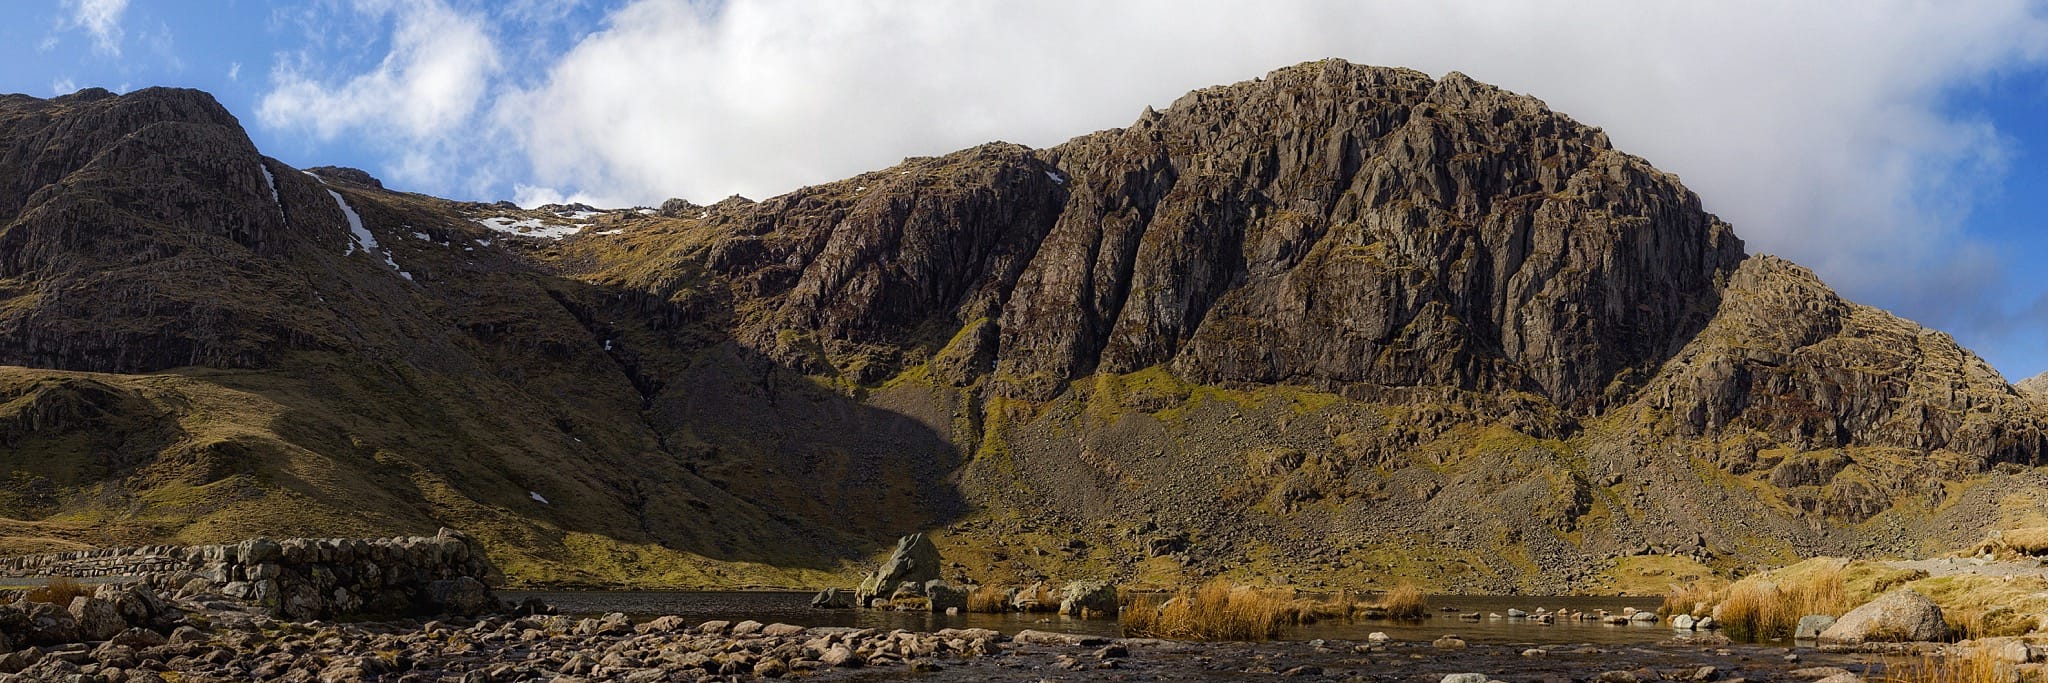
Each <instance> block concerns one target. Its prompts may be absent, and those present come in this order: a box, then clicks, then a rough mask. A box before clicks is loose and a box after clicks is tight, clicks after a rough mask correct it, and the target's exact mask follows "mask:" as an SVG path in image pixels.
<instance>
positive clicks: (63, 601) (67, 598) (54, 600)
mask: <svg viewBox="0 0 2048 683" xmlns="http://www.w3.org/2000/svg"><path fill="white" fill-rule="evenodd" d="M81 595H92V589H91V588H88V587H86V586H83V585H80V584H79V583H78V581H77V580H74V579H72V578H71V577H69V576H52V577H50V580H49V582H48V583H45V584H43V585H42V586H41V587H39V588H35V589H32V590H30V591H29V592H28V599H29V600H30V601H31V602H46V603H49V604H52V605H69V604H71V599H72V598H76V597H79V596H81Z"/></svg>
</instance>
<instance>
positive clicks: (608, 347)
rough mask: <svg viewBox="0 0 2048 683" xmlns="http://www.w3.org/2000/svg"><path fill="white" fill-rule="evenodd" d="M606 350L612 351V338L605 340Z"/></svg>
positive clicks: (607, 351)
mask: <svg viewBox="0 0 2048 683" xmlns="http://www.w3.org/2000/svg"><path fill="white" fill-rule="evenodd" d="M604 350H605V352H606V353H610V352H611V350H612V340H610V339H606V340H604Z"/></svg>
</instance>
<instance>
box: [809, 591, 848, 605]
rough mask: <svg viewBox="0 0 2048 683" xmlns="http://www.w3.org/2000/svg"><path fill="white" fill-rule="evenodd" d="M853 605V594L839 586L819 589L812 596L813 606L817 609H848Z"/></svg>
mask: <svg viewBox="0 0 2048 683" xmlns="http://www.w3.org/2000/svg"><path fill="white" fill-rule="evenodd" d="M852 606H853V594H852V593H848V592H846V591H843V590H839V589H837V588H827V589H825V590H821V591H818V594H817V595H814V596H812V597H811V607H812V608H815V609H846V608H849V607H852Z"/></svg>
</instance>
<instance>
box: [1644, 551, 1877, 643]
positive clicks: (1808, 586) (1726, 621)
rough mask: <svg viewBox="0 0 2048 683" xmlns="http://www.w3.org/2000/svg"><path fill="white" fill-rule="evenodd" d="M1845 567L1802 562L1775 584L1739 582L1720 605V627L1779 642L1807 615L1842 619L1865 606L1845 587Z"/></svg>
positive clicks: (1776, 576)
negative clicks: (1858, 606) (1850, 612)
mask: <svg viewBox="0 0 2048 683" xmlns="http://www.w3.org/2000/svg"><path fill="white" fill-rule="evenodd" d="M1844 566H1845V565H1844V563H1843V562H1841V561H1838V560H1823V561H1819V562H1803V563H1800V564H1797V565H1793V566H1792V567H1790V568H1788V570H1797V571H1784V572H1779V573H1776V574H1774V575H1773V579H1775V580H1772V581H1767V580H1763V579H1761V578H1758V577H1751V578H1748V579H1743V580H1741V581H1737V582H1735V584H1734V585H1732V586H1729V587H1728V593H1727V597H1725V598H1724V599H1722V601H1721V609H1720V617H1719V619H1720V622H1721V628H1722V629H1724V630H1726V631H1727V633H1728V636H1729V637H1731V638H1734V639H1736V640H1747V641H1763V640H1777V639H1782V638H1790V637H1792V634H1793V632H1794V631H1796V630H1797V629H1798V627H1799V619H1800V618H1801V617H1804V616H1806V615H1809V614H1825V615H1828V616H1834V617H1839V616H1842V615H1843V614H1845V613H1847V612H1848V611H1849V610H1851V609H1855V607H1856V605H1858V604H1860V603H1859V601H1858V600H1857V599H1856V597H1853V596H1851V595H1850V591H1849V590H1848V589H1847V588H1846V587H1845V585H1844V581H1843V571H1842V570H1843V568H1844ZM1688 599H1690V598H1688ZM1668 602H1669V599H1668V598H1667V604H1668Z"/></svg>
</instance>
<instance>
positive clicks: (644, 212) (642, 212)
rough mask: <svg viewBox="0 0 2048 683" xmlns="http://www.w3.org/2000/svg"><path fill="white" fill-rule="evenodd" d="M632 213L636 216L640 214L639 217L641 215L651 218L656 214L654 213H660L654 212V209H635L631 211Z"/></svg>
mask: <svg viewBox="0 0 2048 683" xmlns="http://www.w3.org/2000/svg"><path fill="white" fill-rule="evenodd" d="M633 213H637V214H640V215H642V216H652V215H654V214H656V213H660V212H658V211H655V210H654V209H635V210H633Z"/></svg>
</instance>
